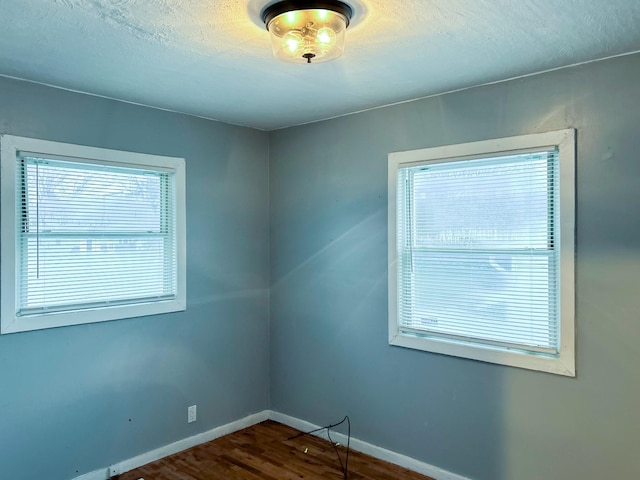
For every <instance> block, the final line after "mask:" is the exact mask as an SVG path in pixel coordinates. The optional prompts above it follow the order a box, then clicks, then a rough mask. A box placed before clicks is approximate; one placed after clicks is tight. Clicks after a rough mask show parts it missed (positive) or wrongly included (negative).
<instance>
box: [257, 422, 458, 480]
mask: <svg viewBox="0 0 640 480" xmlns="http://www.w3.org/2000/svg"><path fill="white" fill-rule="evenodd" d="M269 420H273V421H274V422H278V423H283V424H285V425H289V426H290V427H293V428H295V429H296V430H300V431H302V432H310V431H311V430H315V429H317V428H320V426H319V425H314V424H313V423H309V422H307V421H305V420H300V419H298V418H295V417H290V416H289V415H285V414H283V413H280V412H276V411H273V410H270V411H269ZM314 435H317V436H319V437H322V438H324V439H326V440H328V438H327V435H326V430H322V431H319V432H317V433H315V434H314ZM331 438H332V439H333V441H334V442H337V443H340V444H342V445H346V444H347V436H346V435H344V434H342V433H338V432H335V431H332V432H331ZM350 446H351V448H352V449H353V450H356V451H358V452H361V453H366V454H367V455H371V456H372V457H375V458H379V459H380V460H384V461H385V462H389V463H393V464H394V465H399V466H401V467H404V468H408V469H409V470H413V471H414V472H418V473H421V474H422V475H426V476H428V477H432V478H435V479H436V480H471V479H469V478H467V477H463V476H461V475H457V474H455V473H452V472H449V471H447V470H443V469H442V468H439V467H436V466H434V465H429V464H428V463H424V462H421V461H419V460H416V459H415V458H411V457H407V456H406V455H402V454H400V453H396V452H392V451H391V450H387V449H385V448H381V447H377V446H375V445H372V444H370V443H367V442H363V441H362V440H358V439H357V438H353V437H351V442H350Z"/></svg>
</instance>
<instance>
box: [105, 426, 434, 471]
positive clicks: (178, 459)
mask: <svg viewBox="0 0 640 480" xmlns="http://www.w3.org/2000/svg"><path fill="white" fill-rule="evenodd" d="M297 433H299V432H298V431H297V430H295V429H293V428H290V427H287V426H285V425H282V424H279V423H276V422H272V421H266V422H263V423H259V424H258V425H254V426H252V427H249V428H246V429H244V430H240V431H239V432H235V433H232V434H230V435H226V436H224V437H221V438H218V439H216V440H213V441H211V442H208V443H205V444H202V445H198V446H197V447H194V448H191V449H189V450H185V451H184V452H180V453H177V454H175V455H172V456H170V457H167V458H163V459H162V460H158V461H157V462H153V463H150V464H148V465H145V466H143V467H140V468H137V469H136V470H132V471H130V472H127V473H124V474H122V475H120V476H119V478H118V480H138V479H144V480H260V479H262V480H264V479H267V480H300V479H305V480H343V479H344V475H343V473H342V470H341V468H340V463H339V462H338V458H337V456H336V452H335V450H334V448H333V446H332V445H331V444H330V443H329V442H328V441H326V440H323V439H321V438H318V437H315V436H311V435H305V436H301V437H298V438H295V439H292V440H288V438H290V437H292V436H294V435H296V434H297ZM338 449H339V451H340V455H341V457H342V462H343V463H344V461H345V455H346V448H345V447H344V446H340V447H338ZM348 479H349V480H433V479H429V477H425V476H423V475H419V474H417V473H415V472H412V471H410V470H407V469H405V468H402V467H398V466H397V465H392V464H390V463H387V462H383V461H381V460H378V459H375V458H373V457H370V456H368V455H364V454H362V453H358V452H354V451H353V450H351V451H350V453H349V470H348Z"/></svg>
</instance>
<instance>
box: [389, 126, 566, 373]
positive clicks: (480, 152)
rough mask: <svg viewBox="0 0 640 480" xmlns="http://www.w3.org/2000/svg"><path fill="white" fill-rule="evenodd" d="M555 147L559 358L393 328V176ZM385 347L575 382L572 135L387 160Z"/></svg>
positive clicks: (503, 141) (498, 142)
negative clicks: (441, 163)
mask: <svg viewBox="0 0 640 480" xmlns="http://www.w3.org/2000/svg"><path fill="white" fill-rule="evenodd" d="M556 146H557V147H558V149H559V155H560V182H559V188H560V196H559V198H560V242H559V245H560V252H561V259H560V261H561V268H560V275H561V278H560V315H561V317H560V338H561V343H560V352H559V354H558V355H557V356H554V357H550V356H544V355H536V354H533V353H525V352H521V351H517V350H508V349H502V348H497V347H496V348H494V347H491V346H478V345H470V344H467V343H462V342H456V341H454V340H447V339H444V338H423V337H417V336H412V335H407V334H404V333H402V332H401V331H400V328H399V323H398V256H397V245H396V241H397V239H396V215H397V199H396V193H397V175H398V169H399V168H401V167H407V166H411V165H412V164H421V163H424V162H425V161H431V162H437V161H447V160H450V159H453V158H455V159H461V158H465V157H466V158H473V157H478V156H486V155H490V154H508V153H510V152H512V151H522V150H525V149H538V148H544V147H556ZM388 180H389V186H388V188H389V189H388V195H389V197H388V205H389V212H388V219H389V223H388V245H389V344H390V345H396V346H401V347H407V348H413V349H417V350H424V351H427V352H433V353H440V354H445V355H452V356H455V357H463V358H469V359H473V360H480V361H484V362H489V363H496V364H502V365H509V366H514V367H520V368H526V369H531V370H539V371H543V372H549V373H555V374H559V375H566V376H570V377H575V374H576V373H575V320H574V318H575V271H574V255H575V248H574V246H575V130H574V129H566V130H558V131H553V132H547V133H540V134H531V135H520V136H516V137H507V138H500V139H495V140H485V141H479V142H471V143H463V144H458V145H446V146H441V147H433V148H425V149H420V150H412V151H406V152H393V153H390V154H389V174H388Z"/></svg>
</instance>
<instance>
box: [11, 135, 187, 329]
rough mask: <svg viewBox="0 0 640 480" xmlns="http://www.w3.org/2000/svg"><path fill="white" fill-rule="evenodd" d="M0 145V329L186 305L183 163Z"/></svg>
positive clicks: (19, 140)
mask: <svg viewBox="0 0 640 480" xmlns="http://www.w3.org/2000/svg"><path fill="white" fill-rule="evenodd" d="M0 143H1V145H0V147H1V152H0V153H1V162H2V178H1V184H2V199H1V209H2V210H1V211H2V218H1V223H2V225H1V226H2V244H1V246H0V248H1V272H0V274H1V279H0V280H1V282H2V294H1V299H0V300H1V303H2V305H1V315H2V316H1V319H0V320H1V326H2V333H13V332H21V331H26V330H36V329H42V328H50V327H59V326H64V325H76V324H81V323H92V322H100V321H106V320H115V319H120V318H129V317H138V316H144V315H153V314H158V313H166V312H174V311H179V310H184V309H185V308H186V288H185V285H186V275H185V274H186V267H185V261H186V255H185V239H186V236H185V164H184V159H181V158H172V157H160V156H155V155H145V154H139V153H131V152H121V151H114V150H106V149H101V148H93V147H84V146H79V145H70V144H64V143H57V142H49V141H43V140H35V139H31V138H23V137H15V136H10V135H3V136H1V137H0Z"/></svg>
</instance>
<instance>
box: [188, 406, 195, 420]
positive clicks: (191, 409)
mask: <svg viewBox="0 0 640 480" xmlns="http://www.w3.org/2000/svg"><path fill="white" fill-rule="evenodd" d="M196 408H197V405H191V406H190V407H189V408H188V409H187V423H193V422H195V421H196Z"/></svg>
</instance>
